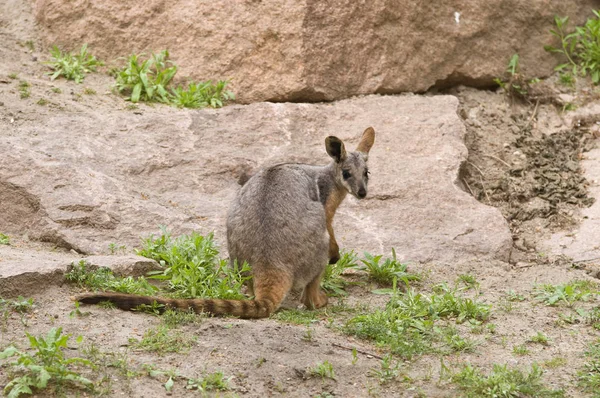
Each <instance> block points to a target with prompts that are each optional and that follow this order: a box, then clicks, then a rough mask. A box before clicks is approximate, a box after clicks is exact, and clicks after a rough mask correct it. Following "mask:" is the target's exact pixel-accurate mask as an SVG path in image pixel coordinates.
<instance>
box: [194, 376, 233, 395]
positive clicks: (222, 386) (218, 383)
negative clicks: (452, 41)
mask: <svg viewBox="0 0 600 398" xmlns="http://www.w3.org/2000/svg"><path fill="white" fill-rule="evenodd" d="M230 380H231V377H225V376H224V375H223V372H215V373H209V374H207V375H206V376H204V377H199V378H197V379H188V383H187V386H186V387H185V388H187V389H188V390H198V391H203V392H208V391H227V390H229V389H230V387H229V381H230Z"/></svg>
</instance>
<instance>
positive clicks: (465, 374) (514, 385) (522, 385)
mask: <svg viewBox="0 0 600 398" xmlns="http://www.w3.org/2000/svg"><path fill="white" fill-rule="evenodd" d="M542 374H543V371H542V369H541V368H540V367H539V366H538V365H537V364H533V365H532V367H531V372H529V373H527V374H524V373H523V372H522V371H521V370H519V369H510V368H508V366H507V365H494V367H493V369H492V372H491V373H490V374H489V375H484V374H482V373H481V371H479V370H478V369H477V368H474V367H473V366H471V365H470V364H468V365H465V366H464V367H463V369H462V370H461V371H460V372H458V373H456V374H454V375H452V376H451V380H452V382H454V383H456V384H457V385H458V387H459V388H460V389H461V390H462V391H463V392H464V394H465V395H464V396H466V397H472V398H479V397H490V398H496V397H506V398H509V397H540V398H544V397H563V396H564V391H562V390H551V389H549V388H547V387H546V386H544V385H543V384H542V380H541V378H542Z"/></svg>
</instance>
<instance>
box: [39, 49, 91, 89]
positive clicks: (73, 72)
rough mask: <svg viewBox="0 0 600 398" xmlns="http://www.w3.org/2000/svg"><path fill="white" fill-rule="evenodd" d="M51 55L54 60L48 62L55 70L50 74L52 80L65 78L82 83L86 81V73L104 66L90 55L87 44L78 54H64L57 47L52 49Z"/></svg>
mask: <svg viewBox="0 0 600 398" xmlns="http://www.w3.org/2000/svg"><path fill="white" fill-rule="evenodd" d="M50 54H51V56H52V60H50V61H48V62H46V64H47V65H49V66H50V68H52V69H53V72H49V73H48V74H49V75H50V80H54V79H56V78H57V77H59V76H64V77H65V78H66V79H67V80H75V82H76V83H81V82H82V81H83V79H85V74H86V73H90V72H95V71H96V68H97V67H98V66H102V65H103V63H102V62H101V61H98V60H97V59H96V57H94V56H93V55H91V54H90V53H88V50H87V44H84V45H83V46H81V49H80V50H79V53H78V54H72V53H69V52H62V51H61V50H60V49H59V48H58V47H57V46H53V47H52V50H50Z"/></svg>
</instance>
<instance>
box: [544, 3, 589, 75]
mask: <svg viewBox="0 0 600 398" xmlns="http://www.w3.org/2000/svg"><path fill="white" fill-rule="evenodd" d="M593 13H594V16H595V18H588V20H587V21H586V23H585V25H584V26H577V27H575V30H574V31H573V32H571V33H567V24H568V22H569V17H559V16H555V17H554V23H555V24H556V29H551V30H550V33H551V34H552V35H554V36H556V37H557V38H558V39H559V40H560V47H554V46H550V45H548V46H544V49H545V50H546V51H549V52H552V53H559V54H562V55H564V56H565V58H566V61H567V62H565V63H562V64H560V65H558V66H557V67H556V68H554V69H555V70H557V71H564V70H565V69H570V72H571V73H572V75H573V76H577V75H578V74H581V75H582V76H586V75H590V76H591V78H592V82H593V83H594V84H598V83H599V82H600V12H598V11H593Z"/></svg>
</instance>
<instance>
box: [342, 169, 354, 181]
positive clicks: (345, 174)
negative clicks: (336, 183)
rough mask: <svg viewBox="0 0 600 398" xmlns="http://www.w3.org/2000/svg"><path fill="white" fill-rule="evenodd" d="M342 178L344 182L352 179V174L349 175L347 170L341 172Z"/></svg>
mask: <svg viewBox="0 0 600 398" xmlns="http://www.w3.org/2000/svg"><path fill="white" fill-rule="evenodd" d="M342 177H344V180H347V179H348V178H350V177H352V174H350V172H349V171H348V170H342Z"/></svg>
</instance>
